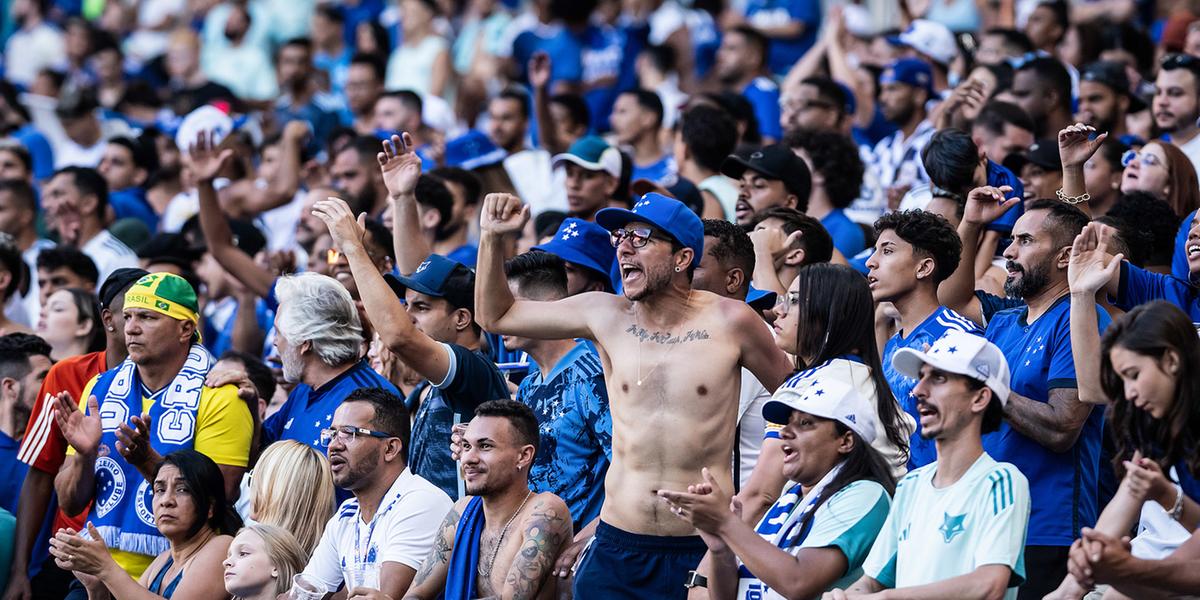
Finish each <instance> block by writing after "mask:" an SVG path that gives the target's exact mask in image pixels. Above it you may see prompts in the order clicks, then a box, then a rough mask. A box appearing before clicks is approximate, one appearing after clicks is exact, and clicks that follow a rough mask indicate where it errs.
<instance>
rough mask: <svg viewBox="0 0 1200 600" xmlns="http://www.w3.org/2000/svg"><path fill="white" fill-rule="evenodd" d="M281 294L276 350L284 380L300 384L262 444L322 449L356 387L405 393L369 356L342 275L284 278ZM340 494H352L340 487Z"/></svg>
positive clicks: (268, 422)
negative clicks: (287, 442) (373, 365)
mask: <svg viewBox="0 0 1200 600" xmlns="http://www.w3.org/2000/svg"><path fill="white" fill-rule="evenodd" d="M275 296H276V297H277V298H278V299H279V310H278V311H277V312H276V313H275V350H276V351H277V352H278V353H279V357H280V361H281V362H282V363H283V378H284V380H286V381H287V382H289V383H295V384H297V385H296V387H295V388H293V389H292V392H291V393H290V394H288V399H287V402H286V403H284V405H283V407H282V408H280V409H279V412H277V413H275V414H274V415H271V418H269V419H267V420H266V422H265V423H263V428H262V446H263V447H266V446H267V445H268V444H271V443H272V442H275V441H278V440H296V441H299V442H301V443H304V444H309V445H311V446H312V447H314V448H318V449H320V448H323V447H324V446H322V445H321V431H322V430H324V429H327V428H328V427H329V423H330V422H331V421H332V419H333V411H335V410H337V407H339V406H341V404H342V401H343V400H345V399H346V396H348V395H349V394H350V392H353V391H354V390H356V389H358V388H363V387H375V388H383V389H384V390H387V391H388V392H390V393H392V394H395V395H397V396H399V395H400V392H399V390H397V389H396V386H394V385H392V384H391V382H389V381H388V380H387V379H385V378H384V377H383V376H382V375H380V374H379V373H376V372H375V370H374V369H372V368H371V365H370V364H369V363H368V362H367V360H366V358H364V355H363V341H362V340H363V336H362V324H361V323H360V322H359V318H358V310H357V309H355V308H354V301H353V300H351V299H350V292H348V291H346V288H345V286H343V285H342V284H340V283H338V282H337V280H336V279H334V278H332V277H328V276H325V275H318V274H316V273H301V274H299V275H290V276H286V277H281V278H280V279H279V281H278V282H277V283H276V284H275ZM339 497H340V498H341V499H343V500H344V499H345V498H348V497H349V496H348V495H345V494H342V493H341V492H340V491H339Z"/></svg>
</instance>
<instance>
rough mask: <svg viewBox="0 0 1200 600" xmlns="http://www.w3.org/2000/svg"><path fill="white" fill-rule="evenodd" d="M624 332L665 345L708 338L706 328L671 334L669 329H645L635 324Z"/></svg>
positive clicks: (639, 338) (642, 339)
mask: <svg viewBox="0 0 1200 600" xmlns="http://www.w3.org/2000/svg"><path fill="white" fill-rule="evenodd" d="M625 333H628V334H630V335H632V336H634V337H636V338H638V340H639V341H642V342H654V343H656V344H666V345H672V344H683V343H686V342H694V341H697V340H707V339H708V338H709V336H708V330H707V329H689V330H687V331H686V332H681V333H680V334H679V335H671V332H669V331H646V330H645V329H644V328H642V327H638V326H637V325H636V324H635V325H630V326H629V328H628V329H626V330H625Z"/></svg>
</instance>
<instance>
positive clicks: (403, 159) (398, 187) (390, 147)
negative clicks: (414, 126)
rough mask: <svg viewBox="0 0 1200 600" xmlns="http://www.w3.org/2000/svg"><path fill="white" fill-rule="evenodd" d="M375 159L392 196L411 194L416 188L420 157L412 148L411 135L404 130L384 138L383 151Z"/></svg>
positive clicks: (419, 170) (419, 174) (419, 172)
mask: <svg viewBox="0 0 1200 600" xmlns="http://www.w3.org/2000/svg"><path fill="white" fill-rule="evenodd" d="M376 159H377V160H378V161H379V170H380V171H382V172H383V183H384V184H385V185H386V186H387V189H388V193H389V194H391V195H392V196H398V195H402V194H411V193H412V192H413V190H415V189H417V179H419V178H420V177H421V157H419V156H417V152H416V150H415V149H414V148H413V141H412V136H410V135H408V132H405V133H404V134H403V136H399V135H393V136H392V138H391V139H390V140H384V142H383V152H380V153H379V154H378V155H377V156H376Z"/></svg>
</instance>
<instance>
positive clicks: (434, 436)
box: [406, 344, 511, 499]
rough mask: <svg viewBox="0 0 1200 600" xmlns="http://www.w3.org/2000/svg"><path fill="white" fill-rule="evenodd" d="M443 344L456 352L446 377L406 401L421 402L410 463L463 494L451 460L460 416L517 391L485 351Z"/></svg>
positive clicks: (454, 494)
mask: <svg viewBox="0 0 1200 600" xmlns="http://www.w3.org/2000/svg"><path fill="white" fill-rule="evenodd" d="M442 346H443V347H444V348H449V349H450V353H451V354H450V356H451V362H450V371H449V372H448V373H447V374H446V380H445V381H443V382H441V383H434V382H427V383H423V384H421V385H420V386H418V387H417V388H416V389H415V390H413V392H412V394H410V395H409V397H408V400H407V401H406V402H407V403H408V405H409V409H410V411H412V409H413V408H414V406H415V405H417V403H418V402H419V406H415V409H416V410H415V413H414V414H415V416H414V418H413V428H412V441H411V442H410V443H409V448H408V466H409V468H411V469H412V471H413V473H416V474H417V475H420V476H421V477H424V478H425V479H426V480H428V481H429V482H430V483H432V484H433V485H436V486H438V487H439V488H441V489H442V491H444V492H446V494H448V495H449V496H450V497H451V498H454V499H457V498H458V497H459V494H458V466H457V465H456V464H455V462H454V461H453V460H450V428H451V427H453V426H454V423H455V422H466V421H470V420H471V416H472V415H474V414H475V409H476V408H477V407H478V406H479V405H480V404H483V403H484V402H487V401H488V400H500V399H507V398H510V397H511V395H510V394H509V392H508V384H507V383H506V382H505V380H504V376H503V375H501V374H500V369H497V368H496V365H495V363H493V362H492V361H490V360H488V357H486V356H484V355H483V353H481V352H479V351H478V350H468V349H466V348H464V347H462V346H459V345H457V344H442ZM422 398H423V399H422Z"/></svg>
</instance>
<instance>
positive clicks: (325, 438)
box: [321, 425, 396, 448]
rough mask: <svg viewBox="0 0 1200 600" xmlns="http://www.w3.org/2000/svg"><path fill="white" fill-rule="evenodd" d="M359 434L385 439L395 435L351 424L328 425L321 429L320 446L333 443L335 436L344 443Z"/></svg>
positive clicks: (327, 445)
mask: <svg viewBox="0 0 1200 600" xmlns="http://www.w3.org/2000/svg"><path fill="white" fill-rule="evenodd" d="M360 434H361V435H366V436H370V437H373V438H379V439H381V440H386V439H388V438H393V437H396V436H394V435H392V434H390V433H384V432H382V431H374V430H372V429H364V428H362V427H353V426H351V425H343V426H341V427H329V428H327V429H322V430H321V446H322V447H325V448H328V447H329V444H331V443H333V438H335V437H336V438H337V439H338V441H339V442H342V443H343V444H344V443H346V442H348V441H350V440H353V439H357V438H358V436H359V435H360Z"/></svg>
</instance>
